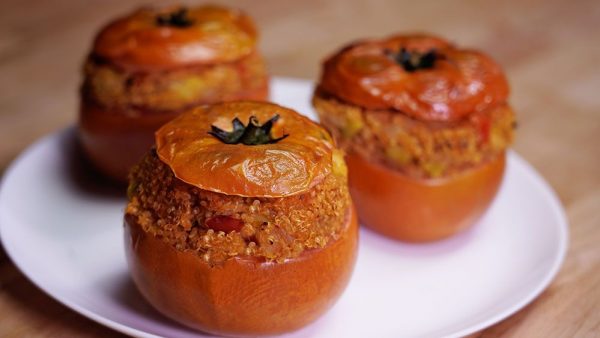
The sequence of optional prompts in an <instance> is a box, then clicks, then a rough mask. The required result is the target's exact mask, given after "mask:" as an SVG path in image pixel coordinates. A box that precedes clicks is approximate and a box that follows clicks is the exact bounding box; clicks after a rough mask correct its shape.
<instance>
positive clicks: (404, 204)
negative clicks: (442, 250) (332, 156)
mask: <svg viewBox="0 0 600 338" xmlns="http://www.w3.org/2000/svg"><path fill="white" fill-rule="evenodd" d="M347 163H348V170H349V185H350V194H351V195H352V199H353V201H354V203H355V205H356V208H357V211H358V214H359V217H360V221H361V223H362V224H364V225H365V226H367V227H369V228H371V229H373V230H375V231H377V232H379V233H381V234H383V235H385V236H388V237H390V238H393V239H397V240H401V241H407V242H430V241H436V240H440V239H443V238H446V237H449V236H452V235H454V234H456V233H458V232H460V231H463V230H465V229H467V228H468V227H470V226H472V225H473V224H474V223H475V222H476V221H477V220H478V219H479V218H480V217H481V216H482V215H483V213H484V212H485V211H486V210H487V208H488V207H489V205H490V204H491V202H492V201H493V199H494V197H495V196H496V193H497V191H498V188H499V186H500V183H501V182H502V178H503V176H504V168H505V154H504V153H502V154H500V155H498V156H497V157H496V158H495V159H493V160H491V161H489V162H487V163H484V164H482V165H480V166H478V167H476V168H472V169H469V170H467V171H465V172H463V173H460V174H458V175H456V176H453V177H450V178H441V179H413V178H410V177H408V176H405V175H403V174H400V173H398V172H395V171H393V170H390V169H388V168H385V167H384V166H381V165H379V164H375V163H371V162H369V161H367V160H365V159H364V158H363V157H361V156H359V155H356V154H352V153H351V154H349V155H348V157H347Z"/></svg>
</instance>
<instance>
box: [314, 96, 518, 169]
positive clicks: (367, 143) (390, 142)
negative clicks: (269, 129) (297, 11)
mask: <svg viewBox="0 0 600 338" xmlns="http://www.w3.org/2000/svg"><path fill="white" fill-rule="evenodd" d="M313 105H314V107H315V109H316V111H317V113H318V114H319V117H320V120H321V123H322V124H323V125H324V126H325V127H326V128H327V129H328V130H329V131H330V132H331V133H332V135H333V137H334V138H335V139H336V141H337V142H338V144H339V146H340V148H342V149H344V150H345V151H346V152H349V153H350V152H352V153H356V154H358V155H360V156H362V157H364V158H366V159H368V160H369V161H372V162H376V163H381V164H382V165H385V166H386V167H389V168H391V169H393V170H396V171H398V172H401V173H403V174H406V175H408V176H410V177H414V178H436V177H447V176H452V175H454V174H457V173H460V172H462V171H464V170H468V169H470V168H473V167H475V166H477V165H480V164H482V163H485V162H487V161H490V160H492V159H494V158H495V157H496V156H498V155H500V154H502V153H503V152H504V151H505V150H506V148H508V146H509V145H510V144H511V143H512V142H513V134H514V128H515V127H516V122H515V115H514V113H513V111H512V109H510V107H509V106H508V105H506V104H504V105H500V106H497V107H494V108H492V109H488V110H485V111H482V112H474V113H473V114H470V115H469V116H468V117H467V118H466V119H464V120H462V121H459V122H454V123H442V122H422V121H418V120H415V119H412V118H410V117H408V116H406V115H404V114H402V113H401V112H397V111H390V110H367V109H364V108H362V107H358V106H355V105H352V104H349V103H346V102H343V101H341V100H340V99H338V98H336V97H334V96H333V95H329V94H328V93H325V92H324V91H323V90H320V89H317V91H316V92H315V95H314V97H313Z"/></svg>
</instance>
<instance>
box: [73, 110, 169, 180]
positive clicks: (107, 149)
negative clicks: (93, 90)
mask: <svg viewBox="0 0 600 338" xmlns="http://www.w3.org/2000/svg"><path fill="white" fill-rule="evenodd" d="M178 114H179V112H178V111H174V112H163V113H161V114H143V113H142V114H137V115H131V114H125V113H122V112H118V111H115V110H111V111H107V110H106V109H103V108H100V107H98V106H97V105H95V104H93V103H91V102H89V101H86V100H83V102H82V105H81V112H80V114H79V128H78V133H79V140H80V142H81V145H82V147H81V148H82V149H83V151H84V152H85V154H86V157H87V158H88V159H89V160H90V161H91V162H92V163H93V164H94V166H95V167H96V168H97V169H98V170H99V171H101V172H102V173H103V174H104V175H106V176H108V177H110V178H111V179H113V180H114V181H115V182H126V181H127V174H128V173H129V170H130V169H131V167H133V166H134V165H135V164H136V163H137V162H139V160H140V159H141V158H142V156H143V155H144V154H145V153H147V152H148V150H150V148H151V147H152V145H153V144H154V132H155V131H156V130H157V129H158V128H159V127H160V126H162V125H163V124H165V123H166V122H167V121H169V120H171V119H173V118H174V117H175V116H177V115H178Z"/></svg>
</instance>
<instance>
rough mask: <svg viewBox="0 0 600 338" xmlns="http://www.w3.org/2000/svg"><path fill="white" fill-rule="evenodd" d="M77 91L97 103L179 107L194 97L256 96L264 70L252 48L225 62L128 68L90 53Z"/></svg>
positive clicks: (264, 80)
mask: <svg viewBox="0 0 600 338" xmlns="http://www.w3.org/2000/svg"><path fill="white" fill-rule="evenodd" d="M84 74H85V81H84V83H83V86H82V93H83V95H84V97H85V98H86V99H88V100H92V101H94V102H96V103H97V104H98V105H99V106H101V107H106V108H120V109H122V110H125V109H128V108H129V109H144V110H149V111H170V110H181V109H185V108H186V107H190V106H193V105H195V104H198V103H214V102H220V101H229V100H234V99H244V98H249V99H252V98H254V99H258V98H257V97H256V96H257V95H258V94H257V93H259V94H261V93H263V92H265V93H266V87H267V70H266V67H265V64H264V61H263V59H262V58H261V57H260V56H259V55H258V54H256V53H254V54H251V55H249V56H247V57H245V58H243V59H241V60H238V61H236V62H231V63H222V64H215V65H208V66H198V67H184V68H178V69H174V70H170V71H161V72H130V71H126V70H124V69H119V68H118V67H116V66H114V65H112V64H111V63H110V62H107V61H105V60H102V59H99V58H97V57H94V56H91V57H90V58H89V59H88V61H87V62H86V64H85V67H84Z"/></svg>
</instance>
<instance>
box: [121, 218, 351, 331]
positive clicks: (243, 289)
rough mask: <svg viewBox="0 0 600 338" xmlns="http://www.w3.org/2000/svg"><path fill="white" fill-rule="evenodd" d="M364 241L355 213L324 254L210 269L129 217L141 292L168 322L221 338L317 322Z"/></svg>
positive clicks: (236, 261)
mask: <svg viewBox="0 0 600 338" xmlns="http://www.w3.org/2000/svg"><path fill="white" fill-rule="evenodd" d="M357 240H358V222H357V217H356V213H355V212H354V208H353V207H350V208H349V209H348V211H347V214H346V226H345V227H344V229H343V231H342V232H341V233H340V234H339V238H338V239H336V240H335V241H332V242H331V243H330V244H328V245H326V246H325V247H323V248H318V249H313V250H306V251H304V252H303V253H302V254H300V256H298V257H296V258H291V259H288V260H286V261H285V262H283V263H274V262H266V261H264V260H260V259H258V258H256V257H252V256H238V257H233V258H231V259H228V260H227V261H225V262H224V263H223V265H220V266H210V265H209V264H208V263H207V262H206V261H204V260H203V259H202V256H200V255H198V254H197V253H196V252H193V251H180V250H177V249H176V248H175V247H173V246H171V245H170V244H168V243H166V242H164V241H162V240H161V239H160V238H157V237H154V236H153V235H150V234H148V233H146V232H145V231H144V230H143V229H142V228H141V226H140V225H138V224H137V223H136V222H135V221H134V220H133V219H131V218H127V217H126V218H125V252H126V254H127V261H128V264H129V267H130V269H131V275H132V277H133V280H134V282H135V284H136V285H137V287H138V289H139V290H140V292H141V293H142V294H143V295H144V297H145V298H146V299H147V300H148V301H149V302H150V303H151V304H152V305H153V306H154V307H155V308H156V309H158V310H159V311H160V312H162V313H163V314H165V315H166V316H168V317H170V318H172V319H174V320H177V321H178V322H180V323H183V324H186V325H187V326H189V327H192V328H195V329H197V330H201V331H204V332H209V333H211V334H216V335H227V336H262V335H274V334H281V333H285V332H289V331H293V330H297V329H299V328H301V327H303V326H305V325H307V324H308V323H311V322H313V321H315V320H316V319H317V318H319V317H320V316H321V315H322V314H323V313H324V312H325V311H327V310H328V309H329V308H330V307H331V306H332V305H333V304H334V303H335V301H336V300H337V299H338V298H339V296H340V295H341V294H342V292H343V291H344V289H345V288H346V285H347V284H348V281H349V280H350V277H351V275H352V270H353V268H354V263H355V261H356V253H357V246H358V243H357Z"/></svg>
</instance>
